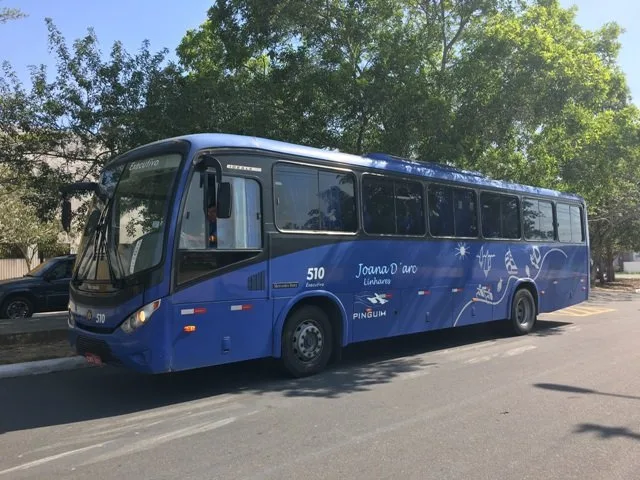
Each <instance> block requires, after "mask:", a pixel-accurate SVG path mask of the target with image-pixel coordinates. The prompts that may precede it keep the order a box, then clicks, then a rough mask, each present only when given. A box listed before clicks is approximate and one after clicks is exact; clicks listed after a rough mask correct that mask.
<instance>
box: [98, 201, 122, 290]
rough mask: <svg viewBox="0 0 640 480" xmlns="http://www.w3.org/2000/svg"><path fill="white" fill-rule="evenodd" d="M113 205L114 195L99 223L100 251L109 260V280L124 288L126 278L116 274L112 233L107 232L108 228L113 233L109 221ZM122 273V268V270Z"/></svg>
mask: <svg viewBox="0 0 640 480" xmlns="http://www.w3.org/2000/svg"><path fill="white" fill-rule="evenodd" d="M112 205H113V197H112V198H111V200H110V201H109V202H108V203H107V206H106V207H105V208H106V209H107V211H106V213H105V215H104V216H103V221H102V222H101V224H99V225H98V229H99V231H100V240H99V244H98V252H100V250H102V252H103V253H104V255H105V257H106V260H107V268H108V269H109V280H111V284H112V285H113V286H114V287H116V288H122V287H123V286H124V279H123V275H121V276H120V277H119V276H118V275H116V271H115V269H114V268H113V263H112V261H111V251H110V249H109V247H110V245H111V242H109V237H110V235H108V234H107V230H109V234H110V233H111V231H110V230H111V224H110V223H109V222H110V221H111V216H112V213H113V212H112V209H111V207H112ZM120 271H121V273H124V272H122V270H120ZM96 272H97V263H96Z"/></svg>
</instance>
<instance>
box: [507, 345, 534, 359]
mask: <svg viewBox="0 0 640 480" xmlns="http://www.w3.org/2000/svg"><path fill="white" fill-rule="evenodd" d="M536 348H538V347H536V346H535V345H524V346H522V347H518V348H512V349H511V350H507V351H506V352H504V356H505V357H515V356H516V355H522V354H523V353H524V352H528V351H529V350H535V349H536Z"/></svg>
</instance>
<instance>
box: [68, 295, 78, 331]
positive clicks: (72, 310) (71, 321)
mask: <svg viewBox="0 0 640 480" xmlns="http://www.w3.org/2000/svg"><path fill="white" fill-rule="evenodd" d="M75 311H76V306H75V305H74V304H73V302H71V301H69V304H68V305H67V315H68V316H67V326H68V327H69V328H74V327H75V326H76V317H75V315H74V314H75Z"/></svg>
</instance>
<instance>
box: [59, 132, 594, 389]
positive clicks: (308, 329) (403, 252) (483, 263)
mask: <svg viewBox="0 0 640 480" xmlns="http://www.w3.org/2000/svg"><path fill="white" fill-rule="evenodd" d="M78 192H90V193H92V194H93V199H92V203H91V206H90V209H89V212H88V214H87V215H88V217H87V220H86V225H85V228H84V233H83V237H82V240H81V243H80V246H79V250H78V254H77V257H76V263H75V266H74V274H73V278H72V281H71V286H70V302H69V332H70V342H71V345H72V346H73V348H75V350H76V351H77V353H78V354H80V355H84V356H85V357H86V358H87V359H88V360H89V361H90V362H93V363H99V364H103V363H106V364H114V365H121V366H123V367H126V368H131V369H134V370H137V371H140V372H147V373H161V372H173V371H180V370H187V369H193V368H198V367H205V366H212V365H220V364H226V363H231V362H238V361H244V360H250V359H258V358H264V357H275V358H278V359H280V360H281V363H282V365H283V366H284V367H285V368H286V370H287V371H288V372H289V373H290V374H291V375H293V376H297V377H300V376H306V375H312V374H315V373H317V372H319V371H321V370H323V369H324V368H325V367H326V366H327V364H328V363H329V362H332V361H335V360H338V359H339V358H340V354H341V351H342V349H343V347H345V346H347V345H349V344H353V343H356V342H363V341H368V340H374V339H381V338H386V337H392V336H398V335H406V334H413V333H418V332H425V331H430V330H437V329H445V328H452V327H459V326H463V325H470V324H476V323H482V322H489V321H495V320H504V321H505V322H507V323H508V324H509V325H510V326H511V327H512V329H513V331H514V332H515V334H518V335H521V334H527V333H528V332H530V331H531V330H532V328H533V326H534V323H535V321H536V318H537V315H538V314H539V313H543V312H552V311H554V310H558V309H562V308H565V307H568V306H570V305H574V304H577V303H579V302H583V301H585V300H587V298H588V295H589V259H590V255H589V242H588V238H589V235H588V227H587V213H586V206H585V202H584V200H583V199H582V198H581V197H579V196H577V195H571V194H565V193H561V192H558V191H552V190H546V189H542V188H534V187H530V186H523V185H517V184H513V183H507V182H503V181H497V180H493V179H490V178H487V177H485V176H483V175H481V174H479V173H476V172H469V171H463V170H459V169H455V168H453V167H449V166H446V165H442V164H437V163H426V162H415V161H411V160H407V159H402V158H397V157H393V156H390V155H386V154H377V153H376V154H367V155H363V156H357V155H351V154H346V153H340V152H336V151H329V150H324V149H316V148H310V147H304V146H299V145H292V144H288V143H283V142H278V141H272V140H267V139H260V138H255V137H245V136H237V135H226V134H195V135H187V136H183V137H179V138H172V139H167V140H163V141H158V142H155V143H152V144H149V145H145V146H141V147H139V148H136V149H134V150H132V151H129V152H127V153H124V154H123V155H121V156H119V157H117V158H114V159H112V160H111V161H110V162H108V164H107V165H106V166H105V167H104V169H103V170H102V172H101V174H100V177H99V181H97V182H96V183H81V184H73V185H70V186H68V187H67V188H65V189H64V191H63V202H62V206H63V224H64V225H65V228H66V229H68V228H69V224H70V218H71V217H70V215H71V212H70V206H69V205H70V203H69V197H70V196H72V195H75V194H77V193H78Z"/></svg>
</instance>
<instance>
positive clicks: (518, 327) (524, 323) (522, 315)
mask: <svg viewBox="0 0 640 480" xmlns="http://www.w3.org/2000/svg"><path fill="white" fill-rule="evenodd" d="M535 323H536V302H535V300H534V299H533V295H532V294H531V292H530V291H529V289H527V288H521V289H519V290H518V291H517V292H516V294H515V295H514V296H513V303H512V305H511V327H512V328H513V331H514V333H515V334H516V335H526V334H527V333H529V332H531V330H533V326H534V324H535Z"/></svg>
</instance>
